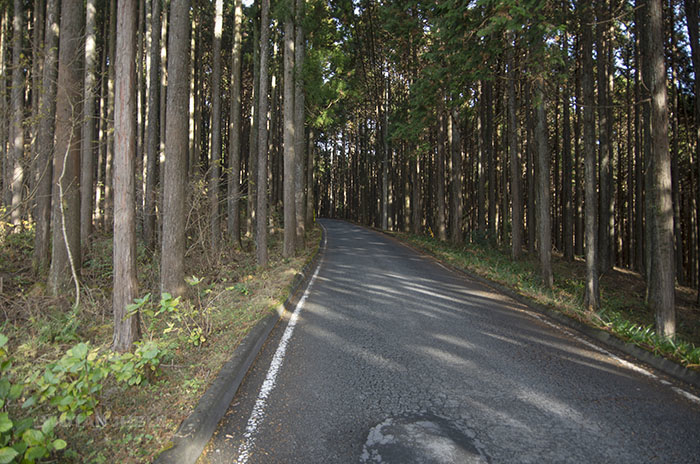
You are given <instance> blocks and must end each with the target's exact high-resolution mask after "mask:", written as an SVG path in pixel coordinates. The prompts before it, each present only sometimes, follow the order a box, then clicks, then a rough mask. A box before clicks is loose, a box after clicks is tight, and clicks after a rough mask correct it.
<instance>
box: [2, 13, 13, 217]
mask: <svg viewBox="0 0 700 464" xmlns="http://www.w3.org/2000/svg"><path fill="white" fill-rule="evenodd" d="M8 10H9V8H4V9H3V11H2V16H1V17H0V163H2V170H1V171H0V183H2V190H0V194H1V195H0V204H2V205H3V206H10V205H11V204H12V192H11V191H10V184H11V183H12V180H11V179H10V171H11V170H10V169H9V168H8V162H9V160H8V155H9V153H8V151H7V144H8V142H9V133H8V132H9V131H8V129H9V127H8V112H9V110H8V107H7V34H8V30H7V29H8V27H7V23H8Z"/></svg>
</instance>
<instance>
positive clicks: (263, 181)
mask: <svg viewBox="0 0 700 464" xmlns="http://www.w3.org/2000/svg"><path fill="white" fill-rule="evenodd" d="M269 17H270V0H262V1H261V10H260V87H259V89H260V95H259V96H258V173H257V174H258V182H257V185H256V188H257V210H256V212H255V214H256V218H255V219H256V247H257V260H258V266H261V267H265V266H267V153H268V147H267V136H268V134H267V110H268V105H269V95H268V69H269V63H268V54H269V48H270V46H269V41H270V19H269Z"/></svg>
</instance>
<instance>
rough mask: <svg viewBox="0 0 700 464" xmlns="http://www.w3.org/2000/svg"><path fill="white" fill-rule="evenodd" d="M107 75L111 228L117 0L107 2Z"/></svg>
mask: <svg viewBox="0 0 700 464" xmlns="http://www.w3.org/2000/svg"><path fill="white" fill-rule="evenodd" d="M108 40H109V42H108V43H109V62H110V63H109V75H108V81H107V157H106V158H105V186H104V188H105V201H104V205H105V206H104V216H103V221H104V224H103V226H104V228H105V230H108V229H111V228H112V220H113V211H114V194H113V185H112V184H113V182H112V179H113V172H114V171H113V165H114V131H113V129H114V79H115V74H114V73H115V66H114V64H115V56H116V54H117V49H116V48H117V0H110V3H109V39H108ZM110 129H112V130H110Z"/></svg>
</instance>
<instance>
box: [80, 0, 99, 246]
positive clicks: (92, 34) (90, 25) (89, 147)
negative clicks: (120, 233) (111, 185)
mask: <svg viewBox="0 0 700 464" xmlns="http://www.w3.org/2000/svg"><path fill="white" fill-rule="evenodd" d="M96 14H97V8H96V1H95V0H87V4H86V10H85V80H84V83H83V105H84V106H83V128H82V148H81V150H82V155H81V168H80V245H81V246H82V248H83V249H85V248H86V247H87V245H88V243H89V240H90V235H91V234H92V209H93V208H92V203H93V198H94V196H93V189H92V184H93V180H94V174H93V171H94V165H95V145H94V141H95V85H96V82H97V79H96V76H95V69H96V66H97V43H96V38H97V37H96V17H95V16H96Z"/></svg>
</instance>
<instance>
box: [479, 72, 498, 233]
mask: <svg viewBox="0 0 700 464" xmlns="http://www.w3.org/2000/svg"><path fill="white" fill-rule="evenodd" d="M481 86H482V89H483V98H482V105H483V111H484V112H483V115H484V120H483V127H484V135H483V138H482V142H481V143H482V144H483V153H484V158H485V159H486V172H487V175H488V189H489V191H488V235H489V240H495V239H496V153H495V150H494V146H493V84H492V83H491V82H489V81H486V82H484V81H482V84H481Z"/></svg>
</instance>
